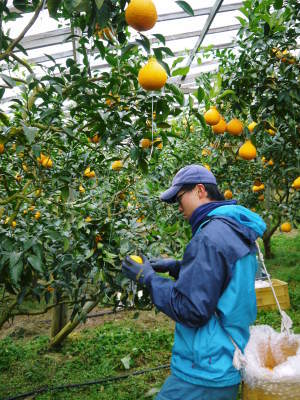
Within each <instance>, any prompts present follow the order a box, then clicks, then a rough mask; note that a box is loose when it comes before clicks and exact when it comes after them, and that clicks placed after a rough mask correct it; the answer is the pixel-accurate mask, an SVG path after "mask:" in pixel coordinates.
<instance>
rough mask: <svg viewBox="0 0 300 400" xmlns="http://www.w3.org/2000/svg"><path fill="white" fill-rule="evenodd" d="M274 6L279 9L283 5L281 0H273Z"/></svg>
mask: <svg viewBox="0 0 300 400" xmlns="http://www.w3.org/2000/svg"><path fill="white" fill-rule="evenodd" d="M274 7H275V9H276V10H280V9H281V8H282V7H283V0H275V3H274Z"/></svg>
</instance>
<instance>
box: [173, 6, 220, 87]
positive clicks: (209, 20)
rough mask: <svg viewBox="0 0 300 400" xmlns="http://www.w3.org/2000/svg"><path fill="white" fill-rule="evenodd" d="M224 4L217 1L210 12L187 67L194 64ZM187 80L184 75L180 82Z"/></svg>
mask: <svg viewBox="0 0 300 400" xmlns="http://www.w3.org/2000/svg"><path fill="white" fill-rule="evenodd" d="M222 3H223V0H217V1H216V2H215V4H214V6H213V7H212V9H211V11H210V14H209V16H208V17H207V20H206V23H205V25H204V27H203V29H202V32H201V34H200V36H199V38H198V40H197V42H196V44H195V46H194V48H193V50H192V51H191V53H190V56H189V59H188V62H187V64H186V67H190V65H191V64H192V62H193V59H194V57H195V54H196V53H197V50H198V48H199V47H200V46H201V43H202V42H203V40H204V38H205V35H206V34H207V32H208V30H209V28H210V25H211V24H212V22H213V20H214V18H215V16H216V14H217V12H218V10H219V9H220V7H221V5H222ZM185 78H186V75H183V76H182V77H181V79H180V81H181V82H183V81H184V80H185Z"/></svg>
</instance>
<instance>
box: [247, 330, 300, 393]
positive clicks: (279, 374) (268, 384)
mask: <svg viewBox="0 0 300 400" xmlns="http://www.w3.org/2000/svg"><path fill="white" fill-rule="evenodd" d="M244 355H245V367H244V370H243V380H244V383H245V384H246V385H248V387H250V388H251V389H256V390H257V391H259V392H260V393H265V394H266V396H267V395H274V398H276V399H277V398H283V399H293V400H294V399H296V398H297V399H298V397H296V396H300V335H287V334H286V333H278V332H276V331H274V329H272V328H271V327H270V326H268V325H258V326H253V327H251V329H250V340H249V342H248V344H247V346H246V349H245V352H244ZM248 398H251V397H248ZM253 398H254V397H253ZM260 398H263V397H262V395H260ZM265 398H270V397H265ZM271 398H272V397H271ZM299 399H300V397H299Z"/></svg>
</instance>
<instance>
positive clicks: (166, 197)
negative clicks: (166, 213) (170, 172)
mask: <svg viewBox="0 0 300 400" xmlns="http://www.w3.org/2000/svg"><path fill="white" fill-rule="evenodd" d="M181 187H182V185H180V186H171V187H170V188H169V189H168V190H166V191H165V192H163V193H162V194H161V195H160V197H159V198H160V200H161V201H165V202H166V203H175V202H176V195H177V193H178V192H179V190H180V189H181Z"/></svg>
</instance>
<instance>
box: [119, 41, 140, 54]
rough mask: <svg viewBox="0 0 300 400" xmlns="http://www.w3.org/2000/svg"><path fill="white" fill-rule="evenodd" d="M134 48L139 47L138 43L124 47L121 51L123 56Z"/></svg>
mask: <svg viewBox="0 0 300 400" xmlns="http://www.w3.org/2000/svg"><path fill="white" fill-rule="evenodd" d="M133 48H137V44H136V43H129V44H128V45H127V46H125V47H123V48H122V51H121V54H122V57H124V56H125V55H127V53H129V52H130V50H132V49H133Z"/></svg>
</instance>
